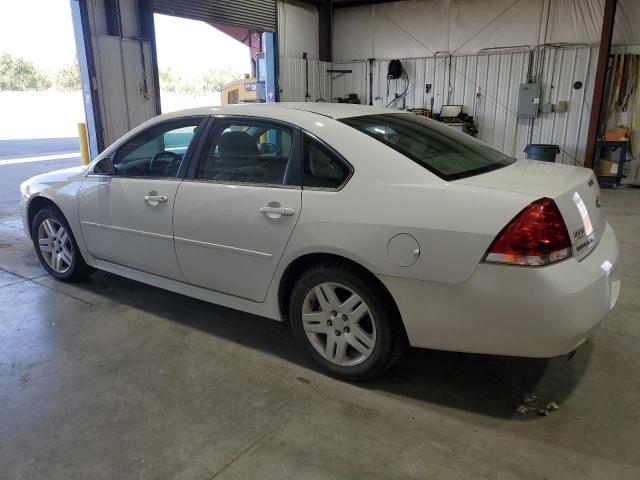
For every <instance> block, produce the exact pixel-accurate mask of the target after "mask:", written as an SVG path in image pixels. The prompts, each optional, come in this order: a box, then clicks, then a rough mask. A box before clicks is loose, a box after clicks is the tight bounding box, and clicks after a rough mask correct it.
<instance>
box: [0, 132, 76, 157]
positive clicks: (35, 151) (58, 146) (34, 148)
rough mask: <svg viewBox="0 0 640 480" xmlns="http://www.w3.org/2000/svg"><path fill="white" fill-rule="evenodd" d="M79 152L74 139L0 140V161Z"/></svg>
mask: <svg viewBox="0 0 640 480" xmlns="http://www.w3.org/2000/svg"><path fill="white" fill-rule="evenodd" d="M79 150H80V147H79V146H78V139H77V138H75V137H70V138H34V139H29V140H0V159H4V158H15V157H31V156H36V155H55V154H57V153H68V152H77V151H79Z"/></svg>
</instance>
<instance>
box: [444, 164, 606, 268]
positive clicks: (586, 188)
mask: <svg viewBox="0 0 640 480" xmlns="http://www.w3.org/2000/svg"><path fill="white" fill-rule="evenodd" d="M456 183H463V184H465V185H473V186H477V187H484V188H491V189H496V190H504V191H509V192H518V193H526V194H530V195H535V196H538V197H547V198H551V199H553V200H554V201H555V202H556V205H558V208H559V209H560V213H562V216H563V218H564V221H565V224H566V225H567V230H568V231H569V236H570V238H571V244H572V247H573V255H574V256H575V257H576V258H577V259H578V260H582V259H583V258H584V257H586V256H587V255H588V254H589V253H590V252H591V251H592V250H593V249H594V248H595V246H596V245H597V244H598V241H599V239H600V236H601V235H602V232H604V227H605V219H604V215H603V214H602V208H601V206H602V205H601V202H602V199H601V196H600V187H599V186H598V181H597V179H596V178H595V175H594V174H593V171H592V170H590V169H587V168H582V167H573V166H570V165H561V164H556V163H546V162H540V161H535V160H518V161H517V162H515V163H514V164H512V165H509V166H508V167H504V168H501V169H499V170H494V171H492V172H488V173H484V174H482V175H477V176H475V177H469V178H465V179H462V180H457V181H456Z"/></svg>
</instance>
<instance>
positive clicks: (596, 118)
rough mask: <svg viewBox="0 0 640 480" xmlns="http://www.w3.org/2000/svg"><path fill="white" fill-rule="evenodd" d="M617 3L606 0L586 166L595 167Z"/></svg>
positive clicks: (585, 158)
mask: <svg viewBox="0 0 640 480" xmlns="http://www.w3.org/2000/svg"><path fill="white" fill-rule="evenodd" d="M617 4H618V2H617V0H605V5H604V16H603V19H602V33H601V34H600V49H599V51H598V66H597V67H596V78H595V84H594V87H593V100H592V102H591V116H590V118H589V132H588V134H587V147H586V151H585V157H584V166H585V167H587V168H592V167H593V160H594V158H593V157H594V155H595V151H596V141H597V140H598V128H599V127H600V114H601V112H602V100H603V98H602V97H603V96H604V86H605V82H606V79H607V65H608V63H609V51H610V50H611V38H612V37H613V24H614V21H615V18H616V6H617Z"/></svg>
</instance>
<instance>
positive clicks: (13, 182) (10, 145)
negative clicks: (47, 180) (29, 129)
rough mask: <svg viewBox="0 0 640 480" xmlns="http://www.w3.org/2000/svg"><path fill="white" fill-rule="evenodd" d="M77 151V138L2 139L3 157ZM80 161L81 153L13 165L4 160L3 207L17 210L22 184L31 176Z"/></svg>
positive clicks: (0, 177)
mask: <svg viewBox="0 0 640 480" xmlns="http://www.w3.org/2000/svg"><path fill="white" fill-rule="evenodd" d="M77 151H78V139H77V138H45V139H33V140H0V161H2V160H7V159H15V158H29V157H38V156H45V155H56V154H62V153H70V152H77ZM79 164H80V156H78V157H72V158H65V159H61V160H43V161H37V162H28V163H15V164H9V165H2V164H0V207H2V209H3V210H7V209H8V210H11V211H13V210H17V206H18V202H19V200H20V192H19V190H18V187H19V185H20V183H21V182H23V181H25V180H26V179H27V178H29V177H32V176H34V175H38V174H40V173H45V172H50V171H52V170H58V169H61V168H68V167H74V166H76V165H79Z"/></svg>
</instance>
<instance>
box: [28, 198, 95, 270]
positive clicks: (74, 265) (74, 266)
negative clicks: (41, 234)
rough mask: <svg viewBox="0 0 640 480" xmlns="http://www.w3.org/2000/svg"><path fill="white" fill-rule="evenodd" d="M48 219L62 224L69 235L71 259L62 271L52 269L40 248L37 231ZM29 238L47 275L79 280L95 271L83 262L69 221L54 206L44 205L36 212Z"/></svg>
mask: <svg viewBox="0 0 640 480" xmlns="http://www.w3.org/2000/svg"><path fill="white" fill-rule="evenodd" d="M48 219H51V220H53V221H54V222H56V223H57V224H58V225H60V226H62V227H63V228H64V229H65V231H66V232H67V234H68V236H69V243H68V244H67V245H68V246H69V245H70V247H71V248H70V250H71V253H72V260H71V264H70V265H69V266H68V268H67V269H66V271H64V272H58V271H56V270H54V269H53V268H52V267H51V266H50V265H49V263H48V262H47V260H45V258H44V255H43V252H42V251H41V249H40V248H41V247H40V242H39V240H38V231H39V230H40V226H41V225H42V223H43V222H44V221H45V220H48ZM31 240H32V241H33V246H34V248H35V250H36V254H37V255H38V260H40V263H41V264H42V266H43V268H44V269H45V270H46V271H47V273H48V274H49V275H51V276H52V277H54V278H55V279H57V280H61V281H63V282H79V281H81V280H83V279H85V278H86V277H87V276H88V275H90V274H92V273H93V272H94V271H95V269H94V268H92V267H90V266H88V265H87V264H86V263H85V261H84V258H82V254H81V253H80V249H79V248H78V244H77V242H76V239H75V237H74V236H73V232H72V231H71V228H70V227H69V223H68V222H67V220H66V219H65V218H64V215H62V213H61V212H60V211H59V210H58V209H56V208H53V207H45V208H43V209H42V210H40V211H39V212H38V213H37V214H36V216H35V217H34V219H33V223H32V224H31Z"/></svg>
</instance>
